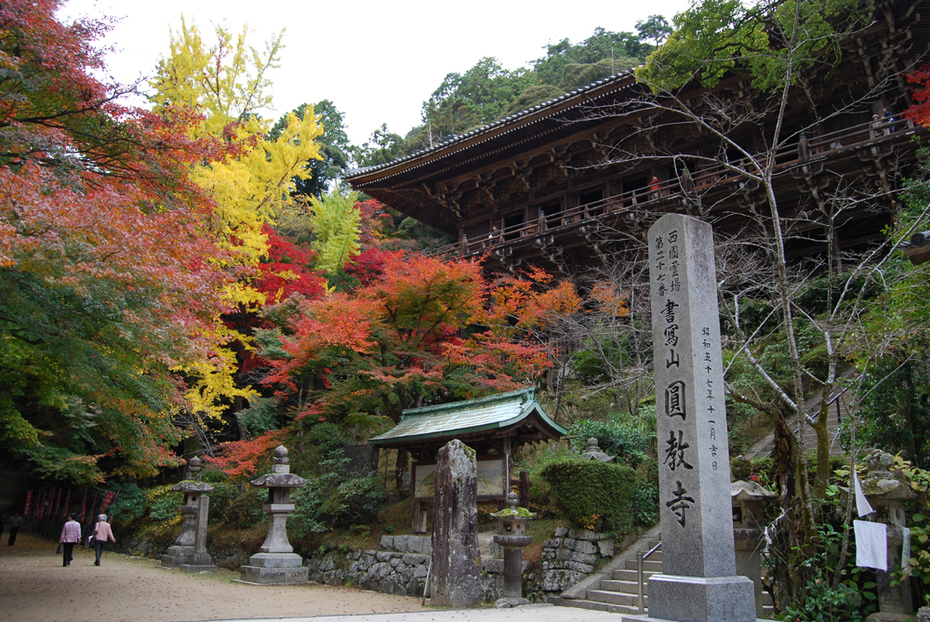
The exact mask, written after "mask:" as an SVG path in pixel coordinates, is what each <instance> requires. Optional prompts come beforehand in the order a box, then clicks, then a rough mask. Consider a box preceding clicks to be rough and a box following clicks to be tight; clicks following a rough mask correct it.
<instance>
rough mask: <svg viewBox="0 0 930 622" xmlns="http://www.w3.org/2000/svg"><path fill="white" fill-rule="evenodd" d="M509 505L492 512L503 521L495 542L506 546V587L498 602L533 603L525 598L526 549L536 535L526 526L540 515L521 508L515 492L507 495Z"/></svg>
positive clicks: (500, 523) (513, 603) (511, 604)
mask: <svg viewBox="0 0 930 622" xmlns="http://www.w3.org/2000/svg"><path fill="white" fill-rule="evenodd" d="M507 505H508V507H506V508H504V509H503V510H501V511H499V512H495V513H493V514H491V516H494V517H496V518H497V519H498V520H499V527H498V530H497V535H495V536H494V543H495V544H497V545H498V546H500V547H501V548H503V549H504V589H503V590H502V591H501V593H502V595H503V598H502V599H501V600H500V601H498V604H499V605H504V604H506V605H510V606H517V605H523V604H526V603H528V602H529V601H528V600H526V599H525V598H523V550H522V549H523V547H525V546H527V545H528V544H529V543H530V542H532V541H533V536H528V535H526V527H527V523H529V520H530V519H531V518H534V517H535V516H536V515H535V514H532V513H530V512H529V511H528V510H526V509H525V508H519V507H517V494H516V493H514V492H511V493H509V494H508V495H507ZM502 601H503V602H502Z"/></svg>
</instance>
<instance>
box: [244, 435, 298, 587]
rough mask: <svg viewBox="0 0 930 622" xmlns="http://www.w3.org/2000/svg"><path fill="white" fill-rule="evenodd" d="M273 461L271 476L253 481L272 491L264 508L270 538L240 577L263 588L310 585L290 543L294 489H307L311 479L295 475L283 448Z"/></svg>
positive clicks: (253, 483) (275, 454)
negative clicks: (289, 528)
mask: <svg viewBox="0 0 930 622" xmlns="http://www.w3.org/2000/svg"><path fill="white" fill-rule="evenodd" d="M272 462H273V464H272V467H271V473H268V474H266V475H262V476H261V477H259V478H258V479H254V480H252V485H253V486H259V487H261V488H267V489H268V503H266V504H265V505H263V506H262V509H263V510H265V511H266V512H268V516H269V518H270V520H269V522H268V535H267V537H266V538H265V543H264V544H262V546H261V549H259V551H260V552H259V553H256V554H255V555H253V556H252V557H250V558H249V565H247V566H243V567H242V568H241V569H240V573H241V575H240V576H241V579H242V581H245V582H248V583H259V584H261V585H292V584H296V583H306V582H307V580H308V575H309V569H308V568H306V567H305V566H303V559H302V558H301V557H300V555H298V554H296V553H294V547H292V546H291V544H290V542H288V540H287V516H288V514H290V513H291V512H293V511H294V504H292V503H291V488H300V487H302V486H306V485H307V480H305V479H304V478H302V477H300V476H299V475H295V474H294V473H291V467H290V466H289V464H288V458H287V448H286V447H284V446H283V445H281V446H280V447H278V448H277V449H275V450H274V458H273V459H272Z"/></svg>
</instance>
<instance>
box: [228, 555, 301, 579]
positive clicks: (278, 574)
mask: <svg viewBox="0 0 930 622" xmlns="http://www.w3.org/2000/svg"><path fill="white" fill-rule="evenodd" d="M239 571H240V573H239V576H240V581H241V582H242V583H255V584H257V585H295V584H301V583H307V582H308V581H309V573H310V569H309V568H307V567H305V566H303V559H302V558H301V557H300V555H298V554H296V553H256V554H255V555H253V556H252V557H250V558H249V565H248V566H242V568H240V569H239Z"/></svg>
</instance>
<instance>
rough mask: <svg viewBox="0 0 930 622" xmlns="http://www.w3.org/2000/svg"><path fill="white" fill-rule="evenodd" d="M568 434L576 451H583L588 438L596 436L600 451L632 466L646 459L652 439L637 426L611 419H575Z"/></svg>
mask: <svg viewBox="0 0 930 622" xmlns="http://www.w3.org/2000/svg"><path fill="white" fill-rule="evenodd" d="M570 434H571V437H572V446H573V447H574V449H575V451H577V452H578V453H581V452H583V451H584V448H585V445H586V443H587V442H588V439H589V438H596V439H597V444H598V447H600V448H601V451H603V452H604V453H607V454H610V455H611V456H616V457H617V460H618V461H620V462H623V463H625V464H628V465H630V466H633V467H635V466H636V465H637V464H639V463H640V462H642V461H643V460H645V459H646V452H647V451H649V447H650V446H651V445H652V439H651V438H650V437H649V436H648V435H646V434H644V433H643V432H641V431H640V430H638V429H637V428H635V427H633V426H632V425H630V424H622V423H616V422H613V421H591V420H585V419H583V420H581V421H576V422H575V423H574V424H572V427H571V431H570Z"/></svg>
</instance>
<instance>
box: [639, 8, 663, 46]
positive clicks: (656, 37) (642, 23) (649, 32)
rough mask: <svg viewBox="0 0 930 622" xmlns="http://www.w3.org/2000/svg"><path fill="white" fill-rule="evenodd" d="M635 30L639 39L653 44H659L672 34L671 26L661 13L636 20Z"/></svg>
mask: <svg viewBox="0 0 930 622" xmlns="http://www.w3.org/2000/svg"><path fill="white" fill-rule="evenodd" d="M636 32H637V34H639V39H640V41H652V43H653V44H654V45H656V46H660V45H662V42H663V41H665V40H666V39H668V36H669V35H670V34H672V27H671V26H669V24H668V20H666V19H665V18H664V17H662V16H661V15H650V16H649V18H648V19H641V20H639V21H637V22H636Z"/></svg>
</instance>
